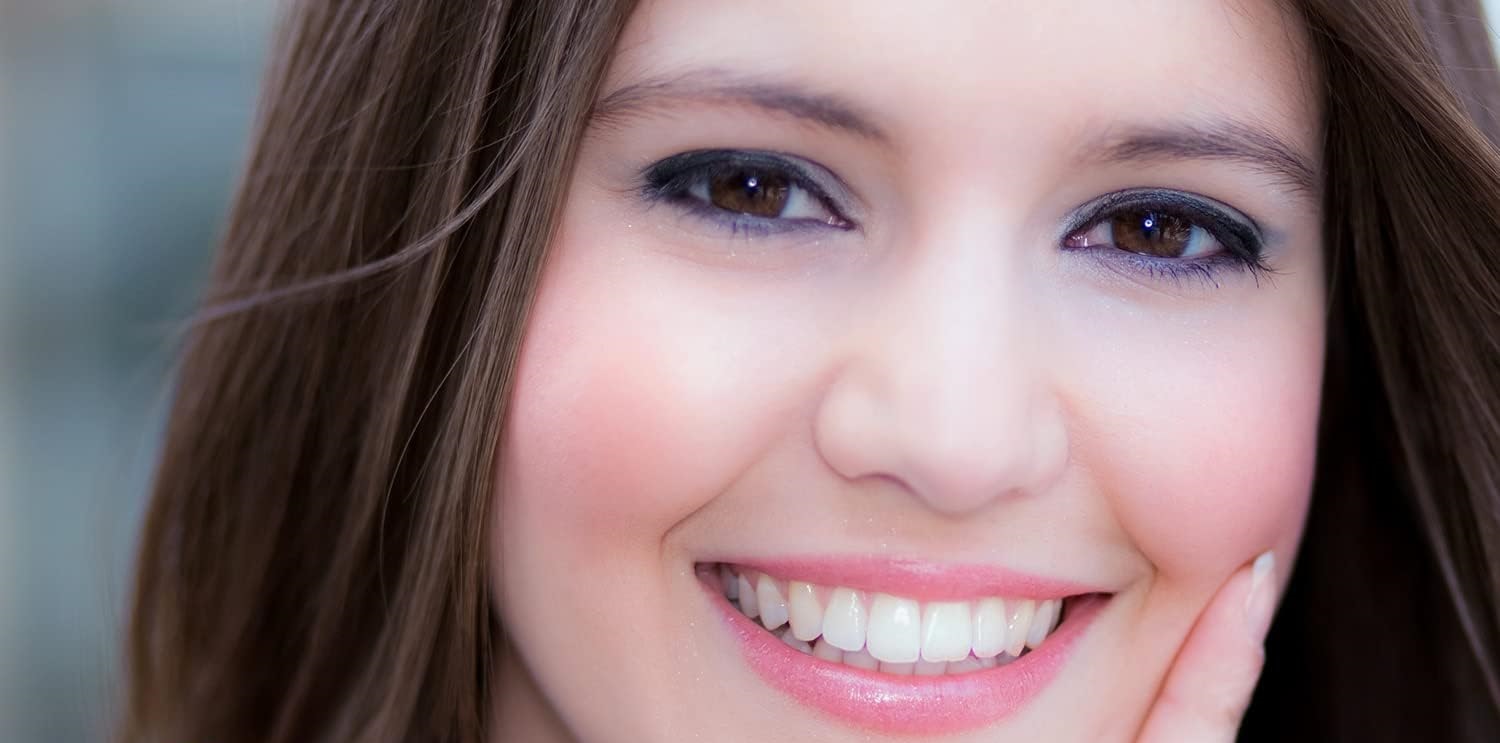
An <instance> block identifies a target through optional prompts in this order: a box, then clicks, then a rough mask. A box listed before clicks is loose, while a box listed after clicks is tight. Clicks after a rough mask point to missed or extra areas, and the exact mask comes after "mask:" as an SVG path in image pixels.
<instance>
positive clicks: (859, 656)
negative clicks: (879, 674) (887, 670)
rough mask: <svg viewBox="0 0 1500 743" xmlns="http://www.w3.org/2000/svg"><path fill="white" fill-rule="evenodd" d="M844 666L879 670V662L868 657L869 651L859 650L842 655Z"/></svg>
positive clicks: (870, 656)
mask: <svg viewBox="0 0 1500 743" xmlns="http://www.w3.org/2000/svg"><path fill="white" fill-rule="evenodd" d="M844 665H846V666H854V667H855V668H863V669H865V670H866V671H875V670H878V669H879V668H880V661H878V660H875V656H873V655H870V653H869V651H867V650H861V651H859V652H856V653H844Z"/></svg>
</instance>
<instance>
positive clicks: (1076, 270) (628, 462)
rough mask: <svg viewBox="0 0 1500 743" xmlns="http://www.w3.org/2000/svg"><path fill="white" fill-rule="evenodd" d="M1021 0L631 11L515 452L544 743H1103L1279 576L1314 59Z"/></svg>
mask: <svg viewBox="0 0 1500 743" xmlns="http://www.w3.org/2000/svg"><path fill="white" fill-rule="evenodd" d="M1019 5H1020V7H1015V4H999V5H997V4H991V3H984V2H954V3H951V4H944V5H943V6H942V9H941V10H935V9H931V8H928V7H927V6H922V7H921V8H920V9H919V8H917V7H915V6H909V5H908V4H881V5H878V6H877V5H871V4H868V3H842V2H828V3H816V4H808V3H796V2H790V1H789V2H763V3H756V4H754V5H753V6H748V5H743V4H734V3H717V2H687V1H686V0H661V1H659V2H647V3H644V4H643V5H642V6H641V7H640V8H639V9H638V11H637V12H636V16H635V17H634V18H633V19H632V21H631V24H630V26H629V28H627V30H626V33H625V36H624V38H623V39H622V41H621V44H620V46H619V50H620V51H619V56H618V58H617V59H616V60H614V63H613V64H612V66H611V71H610V73H609V75H608V79H607V80H606V83H605V86H604V91H603V93H602V94H601V97H600V100H599V102H598V105H597V111H596V116H595V118H594V120H593V122H592V123H591V126H590V129H589V131H588V132H587V134H586V136H585V141H584V143H583V145H582V147H581V149H580V151H579V153H578V159H577V164H576V169H575V173H574V176H573V181H572V185H571V187H570V190H569V193H568V197H567V201H566V203H565V204H564V208H563V212H562V218H561V224H560V227H559V230H558V233H557V235H556V237H555V239H554V242H553V244H552V245H551V246H550V252H549V255H548V258H547V263H546V266H545V268H544V271H543V275H542V280H541V283H540V286H539V288H538V293H537V296H536V299H535V305H534V308H533V312H532V314H531V318H530V320H529V321H528V323H529V324H528V328H527V333H526V338H525V342H524V344H523V347H522V352H521V356H520V359H519V362H518V364H519V366H518V369H517V377H516V383H515V386H514V389H513V399H512V403H511V407H510V413H509V417H508V419H507V421H506V433H505V437H504V440H503V441H502V442H501V457H500V465H499V466H500V473H499V475H500V482H501V488H500V492H499V493H498V494H497V497H498V498H499V501H500V502H499V504H498V507H497V508H496V509H495V513H496V514H497V517H496V522H495V527H494V539H493V546H492V551H491V557H492V560H493V561H494V562H495V564H496V565H497V566H499V567H498V569H497V570H496V571H495V581H496V584H497V585H496V589H497V592H498V593H499V594H500V595H502V596H503V601H502V602H500V603H499V611H500V615H501V617H500V618H501V620H502V622H503V623H504V625H505V626H506V629H507V633H508V635H509V637H510V638H511V641H512V643H513V644H514V645H515V646H516V649H517V650H518V651H519V652H518V654H517V657H518V658H519V659H520V662H519V663H517V664H515V665H512V666H507V667H506V669H505V672H506V673H514V674H524V675H526V676H527V677H528V678H531V679H533V680H534V681H535V682H536V683H537V685H538V687H539V688H541V689H542V691H543V692H544V694H545V696H546V698H547V699H548V702H549V703H550V704H551V706H552V707H553V708H554V709H555V710H556V711H557V712H558V714H559V717H560V718H561V723H560V724H561V725H562V726H563V728H562V729H560V730H559V731H558V736H559V739H562V740H565V739H569V738H576V739H582V740H590V741H593V740H635V739H653V740H666V739H684V738H687V737H689V734H692V735H697V736H700V737H702V736H708V737H711V738H712V739H716V740H740V739H745V740H749V739H752V738H755V739H759V738H761V737H767V736H770V735H778V734H779V735H784V736H787V737H789V738H791V739H809V738H829V739H838V736H840V735H850V734H854V733H855V732H858V734H861V735H868V736H875V738H876V739H878V738H879V737H880V736H882V735H911V734H927V733H931V734H937V733H943V734H956V735H960V736H962V735H973V736H975V739H983V738H984V736H994V735H995V734H996V733H997V732H999V731H1002V730H1003V731H1005V732H1007V733H1014V734H1018V735H1019V734H1034V735H1039V736H1044V737H1051V738H1059V739H1071V738H1072V737H1077V736H1079V735H1086V734H1087V733H1089V732H1090V731H1092V732H1097V731H1099V730H1104V729H1114V728H1113V727H1111V726H1118V720H1120V719H1132V716H1139V715H1141V714H1143V710H1144V705H1145V704H1147V703H1149V701H1150V696H1149V695H1150V693H1151V691H1152V690H1153V689H1155V682H1156V681H1158V680H1159V679H1160V676H1161V674H1162V673H1164V672H1165V669H1166V668H1167V666H1168V664H1169V663H1170V662H1171V659H1172V655H1173V653H1174V651H1175V649H1176V648H1177V647H1178V645H1179V644H1180V643H1181V642H1182V640H1183V637H1184V635H1185V633H1186V631H1187V629H1188V627H1190V626H1191V623H1192V620H1193V618H1194V617H1196V616H1197V614H1198V613H1199V612H1200V611H1201V610H1202V608H1203V606H1204V604H1205V603H1206V602H1207V600H1208V598H1209V597H1210V596H1211V595H1212V594H1213V593H1214V592H1215V591H1216V590H1217V588H1218V587H1219V586H1220V585H1221V584H1222V583H1223V582H1224V581H1225V580H1226V579H1227V577H1228V576H1229V575H1230V574H1231V573H1232V572H1234V571H1235V570H1236V569H1237V568H1239V567H1240V566H1242V565H1244V564H1245V563H1246V562H1248V561H1249V560H1251V559H1253V558H1254V557H1255V556H1256V555H1257V554H1259V553H1260V552H1262V551H1264V550H1267V549H1275V550H1276V551H1277V552H1278V554H1279V556H1281V557H1282V558H1283V560H1284V562H1283V564H1287V563H1288V562H1289V561H1290V558H1291V555H1292V554H1293V552H1294V550H1295V546H1296V541H1297V539H1298V535H1299V533H1300V529H1301V524H1302V520H1303V518H1304V514H1305V512H1306V508H1307V502H1308V498H1309V495H1310V487H1311V478H1312V467H1313V461H1314V455H1315V451H1314V448H1315V442H1316V430H1317V413H1318V407H1319V390H1320V385H1321V374H1322V362H1323V344H1324V335H1325V330H1324V321H1323V306H1324V292H1323V281H1324V278H1323V266H1322V260H1321V245H1320V243H1319V224H1320V219H1321V214H1320V212H1319V194H1318V184H1319V181H1320V178H1319V174H1318V172H1317V168H1318V163H1319V162H1320V159H1319V158H1320V153H1319V152H1318V151H1317V142H1318V137H1317V131H1318V128H1319V127H1318V116H1319V113H1318V111H1317V109H1316V106H1314V105H1313V103H1312V100H1313V96H1312V94H1311V92H1310V88H1309V87H1308V82H1307V77H1308V75H1307V74H1306V70H1305V69H1304V68H1303V65H1305V63H1306V61H1305V60H1306V51H1305V50H1304V49H1303V48H1301V46H1300V41H1299V39H1300V37H1299V35H1298V33H1297V32H1296V30H1295V29H1292V28H1289V27H1288V26H1286V21H1285V19H1284V18H1283V17H1282V16H1281V15H1279V13H1278V11H1277V10H1276V6H1274V5H1273V4H1272V3H1269V2H1267V3H1232V4H1228V3H1226V4H1223V5H1220V4H1219V3H1203V4H1188V5H1187V6H1186V7H1184V4H1181V3H1169V2H1149V1H1148V2H1142V3H1132V4H1129V6H1128V8H1126V7H1121V5H1120V4H1118V3H1111V2H1104V1H1103V0H1101V1H1100V2H1085V3H1081V4H1080V3H1069V4H1065V6H1055V7H1054V6H1051V5H1048V4H1040V3H1038V4H1019ZM1164 35H1165V36H1164ZM1168 37H1169V38H1170V40H1171V43H1165V42H1164V41H1163V39H1165V38H1168ZM997 39H1003V40H1004V41H1005V43H997V41H996V40H997ZM1268 50H1275V53H1274V54H1272V53H1268ZM986 628H989V629H986ZM622 631H623V632H625V633H626V636H627V637H628V640H625V641H617V640H614V639H608V638H613V637H616V636H617V635H618V633H620V632H622ZM996 632H998V633H1000V634H998V635H997V634H994V633H996ZM987 633H988V634H987ZM1007 633H1008V634H1007ZM585 639H587V642H584V641H583V640H585ZM606 695H607V696H608V698H610V699H617V700H620V701H619V704H618V708H616V706H614V705H600V704H598V703H597V700H598V699H599V698H603V697H604V696H606ZM1079 700H1090V702H1089V704H1087V705H1084V706H1083V707H1082V709H1081V711H1080V705H1079ZM955 705H957V706H955ZM631 736H636V737H631Z"/></svg>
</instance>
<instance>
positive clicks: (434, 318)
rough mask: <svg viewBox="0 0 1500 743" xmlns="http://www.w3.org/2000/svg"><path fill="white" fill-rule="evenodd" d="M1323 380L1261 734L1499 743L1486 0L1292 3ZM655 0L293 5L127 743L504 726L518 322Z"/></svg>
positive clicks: (183, 371) (178, 419)
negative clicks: (633, 35)
mask: <svg viewBox="0 0 1500 743" xmlns="http://www.w3.org/2000/svg"><path fill="white" fill-rule="evenodd" d="M1286 2H1287V4H1288V6H1289V7H1290V8H1291V9H1292V11H1293V12H1294V13H1295V14H1296V15H1297V16H1298V17H1299V18H1300V19H1301V20H1302V21H1303V22H1304V23H1305V26H1306V28H1307V32H1308V34H1309V38H1310V39H1311V42H1312V48H1313V50H1314V52H1315V55H1314V56H1315V59H1314V60H1312V67H1313V68H1314V69H1313V70H1312V72H1313V73H1315V74H1316V75H1318V79H1319V80H1320V81H1321V83H1320V84H1321V89H1322V91H1323V101H1322V103H1323V107H1324V111H1325V117H1324V118H1325V120H1324V127H1325V132H1324V149H1325V160H1326V162H1325V171H1326V173H1327V174H1328V177H1327V181H1326V184H1325V190H1326V193H1325V196H1324V205H1325V213H1326V224H1325V229H1324V242H1325V245H1326V249H1327V251H1328V256H1329V260H1328V262H1327V265H1328V266H1329V267H1330V268H1329V280H1330V297H1331V306H1330V316H1329V323H1330V324H1329V338H1330V347H1329V354H1328V369H1327V375H1326V377H1327V382H1326V391H1325V395H1324V409H1323V413H1322V430H1321V441H1320V450H1319V464H1318V475H1317V479H1316V483H1315V486H1314V491H1315V492H1314V496H1313V500H1312V506H1311V512H1310V513H1309V517H1308V525H1307V531H1306V536H1305V538H1304V543H1303V548H1302V553H1301V555H1300V556H1299V558H1298V564H1297V568H1296V571H1295V573H1294V575H1293V578H1292V581H1291V585H1290V587H1289V589H1288V593H1287V596H1286V599H1285V603H1284V605H1283V607H1282V610H1281V612H1280V614H1279V615H1278V618H1277V620H1276V623H1275V626H1274V627H1273V629H1272V633H1271V637H1270V640H1269V644H1268V651H1267V652H1268V661H1267V667H1266V674H1265V676H1264V677H1263V680H1262V683H1261V685H1260V687H1259V689H1258V691H1257V696H1256V698H1255V700H1254V703H1253V704H1252V706H1251V709H1250V713H1249V716H1248V717H1247V720H1246V724H1245V728H1244V733H1243V736H1242V737H1243V738H1244V739H1246V740H1292V739H1307V740H1362V741H1370V740H1391V741H1398V740H1400V741H1404V740H1460V739H1471V740H1478V739H1500V681H1497V663H1500V660H1497V659H1500V655H1497V652H1500V616H1497V606H1500V598H1497V597H1500V582H1497V578H1496V575H1495V572H1494V570H1493V566H1495V565H1496V564H1497V558H1500V361H1497V360H1500V249H1497V245H1496V238H1497V237H1500V154H1497V150H1496V148H1495V146H1494V145H1493V144H1492V142H1494V141H1497V140H1500V138H1497V134H1500V129H1497V125H1496V121H1497V118H1496V112H1497V111H1500V108H1497V107H1500V86H1497V84H1496V82H1497V81H1496V76H1495V74H1494V63H1493V61H1492V58H1491V56H1490V54H1491V53H1490V47H1489V43H1488V40H1487V37H1486V36H1485V35H1484V29H1483V26H1482V25H1481V24H1482V21H1481V18H1482V16H1481V14H1480V12H1479V9H1478V7H1477V5H1476V4H1475V3H1474V2H1473V1H1472V0H1432V1H1431V2H1423V3H1418V6H1419V7H1414V6H1413V5H1412V4H1411V3H1410V2H1409V1H1408V0H1359V1H1358V2H1355V1H1354V0H1300V1H1298V2H1292V0H1286ZM631 6H632V3H630V2H611V1H608V0H337V1H335V0H301V1H300V2H297V3H295V5H293V6H292V7H291V9H290V12H289V13H288V15H287V16H286V18H285V20H284V21H283V25H282V26H281V29H280V31H279V40H278V43H277V47H276V51H275V53H274V55H273V59H274V63H273V66H272V68H271V69H270V70H269V72H268V75H267V81H266V85H265V92H264V96H263V99H262V104H261V109H260V113H259V120H258V124H257V127H256V133H255V138H254V139H255V141H254V145H253V149H252V155H251V158H250V161H249V163H248V166H247V168H246V171H245V175H244V176H243V180H242V183H241V185H240V188H239V191H238V193H237V195H236V198H235V204H234V208H233V211H232V215H231V219H230V223H229V226H228V230H227V232H226V235H225V238H224V240H223V244H222V246H221V248H220V251H219V255H218V259H217V262H216V264H215V269H214V271H213V274H212V277H211V280H210V282H209V286H208V288H207V290H206V293H205V297H204V300H203V303H202V309H201V312H200V315H199V317H198V318H197V320H196V322H195V323H194V325H193V326H192V330H191V332H190V333H189V335H188V337H187V338H186V339H185V345H184V348H183V351H182V355H181V361H180V365H179V368H178V373H177V377H176V390H175V396H174V402H173V407H172V410H171V414H170V418H169V423H168V429H167V433H166V438H165V442H164V448H163V452H162V455H161V460H160V464H159V467H158V470H157V473H156V479H155V484H154V489H153V493H152V499H151V504H150V509H149V513H148V515H147V520H146V525H145V529H144V533H143V536H142V541H141V546H140V552H139V556H138V564H137V566H136V584H135V590H134V605H133V607H132V613H131V620H130V626H129V629H128V637H127V659H126V668H127V678H126V684H127V700H126V704H125V706H124V716H123V719H122V721H121V724H120V739H121V740H122V741H125V742H127V743H145V742H147V741H186V740H195V741H198V740H202V741H207V740H212V741H217V742H218V743H238V742H241V741H244V742H248V741H257V742H264V741H270V742H271V743H291V742H292V741H298V742H301V741H376V740H381V741H385V740H416V739H420V740H440V741H453V742H455V743H478V742H479V741H482V740H484V738H485V735H486V733H487V732H488V730H487V714H488V709H487V707H488V704H489V702H490V699H489V697H490V695H491V694H492V693H493V689H491V688H490V684H491V673H492V670H491V662H492V659H493V657H494V653H495V652H496V651H497V645H498V642H499V638H498V636H497V634H496V632H497V627H496V625H495V623H494V619H493V617H492V616H491V613H490V609H489V598H490V597H489V595H488V588H487V585H488V584H487V580H486V571H487V569H488V567H489V566H486V565H485V564H484V563H485V557H484V556H485V555H486V554H487V551H486V539H487V525H488V524H489V523H490V519H489V515H490V509H491V507H492V505H491V503H490V502H489V501H490V499H491V495H492V494H493V493H494V492H495V486H496V481H495V476H494V472H495V464H496V462H495V456H494V455H495V445H494V443H495V442H497V441H498V440H499V438H500V433H501V431H500V427H501V422H502V421H503V420H504V417H505V412H506V404H507V399H508V396H509V393H510V388H511V383H512V376H513V368H514V364H515V360H516V357H517V352H518V349H519V346H520V341H521V333H522V329H523V328H524V325H525V321H526V314H527V308H528V306H529V304H530V301H531V297H532V294H533V291H534V287H535V285H536V280H537V276H538V272H539V271H540V267H541V265H542V262H543V259H544V257H545V251H546V247H547V245H548V243H549V242H550V239H551V235H552V231H553V229H554V225H555V222H556V218H557V212H558V209H559V205H560V203H561V200H562V197H563V195H564V193H565V191H566V188H567V185H568V175H569V173H570V172H571V166H572V158H573V153H574V151H575V149H576V145H577V143H578V140H579V138H580V136H581V134H582V131H583V129H584V127H585V126H586V123H587V121H588V117H589V113H590V109H591V106H592V104H593V101H594V98H595V95H596V93H597V92H598V86H599V84H600V81H601V79H602V77H603V73H604V70H605V67H606V65H607V63H608V60H609V58H610V54H611V51H612V49H613V46H614V44H615V41H616V39H617V37H618V34H619V32H620V30H621V28H622V27H623V24H624V22H625V20H626V18H627V17H628V15H629V13H630V11H631V9H632V7H631Z"/></svg>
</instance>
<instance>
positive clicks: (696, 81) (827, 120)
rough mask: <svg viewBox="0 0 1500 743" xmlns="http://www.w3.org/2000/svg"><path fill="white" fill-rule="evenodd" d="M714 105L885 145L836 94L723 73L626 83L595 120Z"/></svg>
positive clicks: (854, 108)
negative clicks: (658, 109) (667, 108)
mask: <svg viewBox="0 0 1500 743" xmlns="http://www.w3.org/2000/svg"><path fill="white" fill-rule="evenodd" d="M673 102H677V103H716V104H727V105H734V106H743V107H746V108H752V109H758V110H761V111H767V112H770V113H774V114H781V115H785V116H790V117H792V118H794V119H798V120H801V121H805V122H807V123H810V124H814V125H816V126H821V127H824V128H827V129H834V130H838V131H842V132H847V133H850V134H854V135H857V136H859V137H862V138H865V139H872V140H878V141H882V142H883V141H886V140H887V139H888V137H886V135H885V133H884V131H883V130H881V128H880V127H878V126H876V125H875V122H874V120H873V119H872V118H871V117H870V116H869V115H867V114H866V113H864V112H863V111H861V110H860V109H859V107H857V106H855V105H854V104H852V103H850V102H849V101H846V100H844V99H842V98H840V97H838V96H835V95H830V94H827V93H821V92H818V91H815V90H811V89H809V88H805V87H803V86H801V85H798V84H796V83H793V82H790V81H781V80H766V79H761V78H756V77H746V76H744V75H739V74H735V73H732V72H728V71H725V70H716V69H710V70H696V71H692V72H687V73H684V74H681V75H676V76H672V77H657V78H652V79H649V80H645V81H642V82H638V83H633V84H631V85H625V86H623V87H620V88H619V89H617V90H614V91H613V92H611V93H609V94H608V95H606V96H604V97H603V98H601V99H600V101H599V102H598V103H597V104H595V105H594V110H593V113H592V115H591V118H592V120H593V121H595V122H599V123H607V122H610V121H613V120H617V119H619V118H621V117H628V116H629V115H631V114H636V113H641V112H643V111H645V110H647V109H650V108H653V107H655V106H658V105H660V104H662V103H673Z"/></svg>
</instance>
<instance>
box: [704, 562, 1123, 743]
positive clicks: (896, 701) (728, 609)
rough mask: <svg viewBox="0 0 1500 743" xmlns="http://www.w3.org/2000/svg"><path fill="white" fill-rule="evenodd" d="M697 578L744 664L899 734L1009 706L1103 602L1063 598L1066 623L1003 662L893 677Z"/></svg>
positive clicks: (1037, 686) (967, 725)
mask: <svg viewBox="0 0 1500 743" xmlns="http://www.w3.org/2000/svg"><path fill="white" fill-rule="evenodd" d="M702 584H703V586H704V589H705V590H707V591H708V592H709V595H710V596H711V597H712V598H713V599H714V600H715V603H716V604H717V605H718V608H719V611H720V613H722V614H723V618H724V621H725V623H726V624H727V625H728V627H729V629H730V631H731V632H733V633H734V635H735V636H736V637H737V638H738V639H739V642H740V649H741V651H742V652H743V654H744V656H745V659H746V660H747V661H748V662H749V663H750V667H751V668H752V669H754V671H755V673H756V674H757V675H759V676H760V677H761V679H762V680H764V681H765V682H766V683H767V684H770V685H771V686H772V687H775V688H776V689H778V690H780V691H781V692H782V693H784V694H787V695H788V696H790V697H792V698H793V699H796V700H797V701H799V702H801V703H802V704H804V705H806V706H808V707H811V708H813V709H816V710H820V711H822V712H823V713H825V714H828V715H830V716H832V717H834V718H836V719H838V720H841V721H843V722H845V723H847V724H850V725H853V726H855V727H858V728H863V729H865V730H868V731H871V732H880V733H894V734H905V735H944V734H952V733H959V732H964V731H968V730H973V729H975V728H980V727H984V726H986V725H991V724H994V723H995V722H998V721H999V720H1001V719H1003V718H1005V717H1008V716H1009V715H1011V714H1012V713H1014V712H1016V711H1017V710H1019V709H1020V708H1021V707H1023V706H1024V705H1025V704H1026V703H1027V702H1028V701H1030V700H1031V699H1032V698H1033V697H1035V696H1036V695H1037V694H1038V693H1040V692H1041V690H1042V689H1043V688H1045V687H1046V686H1047V684H1048V683H1050V682H1051V681H1052V679H1053V677H1055V676H1056V675H1057V672H1058V671H1059V670H1060V669H1061V668H1062V666H1063V664H1064V663H1065V662H1066V661H1067V659H1068V654H1069V653H1070V652H1071V651H1072V649H1073V646H1074V644H1075V643H1076V641H1077V640H1078V638H1079V637H1080V636H1081V635H1082V634H1083V633H1084V631H1086V630H1087V629H1088V627H1089V624H1090V623H1092V621H1093V619H1094V618H1095V617H1096V616H1098V614H1099V612H1100V611H1101V610H1102V609H1103V607H1104V605H1105V604H1106V603H1108V602H1109V598H1108V597H1107V596H1104V595H1097V594H1096V595H1090V596H1083V597H1079V598H1077V599H1072V600H1070V601H1069V602H1068V612H1067V616H1066V621H1064V622H1063V623H1062V624H1060V625H1058V627H1057V629H1056V631H1054V632H1053V633H1052V634H1051V635H1048V636H1047V641H1046V642H1045V643H1043V644H1042V646H1041V647H1040V648H1038V649H1036V650H1033V651H1031V652H1029V653H1027V654H1026V655H1024V656H1022V657H1021V658H1018V659H1016V660H1014V661H1011V662H1010V663H1008V664H1006V665H1004V666H998V667H995V668H987V669H985V670H982V671H974V672H972V673H966V674H960V675H953V676H894V675H891V674H888V673H878V672H875V671H867V670H864V669H861V668H854V667H853V666H846V665H843V664H841V663H832V662H829V661H825V660H822V659H821V658H815V657H813V656H811V655H807V654H805V653H803V652H801V651H799V650H796V649H794V648H792V647H790V646H788V645H787V644H786V643H784V642H782V641H781V640H780V639H778V638H777V637H775V636H774V635H772V634H771V633H770V632H767V631H766V629H765V628H764V627H762V626H760V624H759V623H758V622H756V621H754V620H752V619H750V618H749V617H747V616H745V615H744V614H742V613H740V612H739V610H737V609H735V608H734V607H733V606H731V605H730V604H729V601H728V599H726V598H724V594H723V593H722V592H721V590H720V587H719V586H718V585H713V584H710V583H709V582H707V581H703V582H702Z"/></svg>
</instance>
